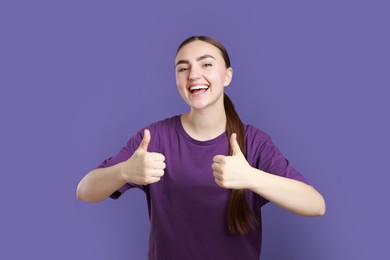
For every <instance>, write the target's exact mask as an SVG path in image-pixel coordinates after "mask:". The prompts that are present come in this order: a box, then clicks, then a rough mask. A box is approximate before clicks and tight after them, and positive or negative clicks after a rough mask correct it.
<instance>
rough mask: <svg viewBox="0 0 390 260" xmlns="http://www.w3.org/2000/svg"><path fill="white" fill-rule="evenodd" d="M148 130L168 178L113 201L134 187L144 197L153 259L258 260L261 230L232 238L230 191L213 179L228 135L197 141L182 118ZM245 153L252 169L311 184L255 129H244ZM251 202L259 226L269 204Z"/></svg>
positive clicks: (131, 145)
mask: <svg viewBox="0 0 390 260" xmlns="http://www.w3.org/2000/svg"><path fill="white" fill-rule="evenodd" d="M146 128H148V129H149V130H150V132H151V142H150V144H149V147H148V151H149V152H159V153H162V154H164V156H165V158H166V165H167V168H166V169H165V175H164V176H163V178H161V180H160V181H159V182H157V183H154V184H151V185H147V186H141V185H135V184H131V183H128V184H126V185H125V186H123V187H122V188H121V189H120V190H119V191H117V192H116V193H114V194H113V195H112V196H111V197H112V198H118V197H119V196H120V194H122V193H123V192H125V191H126V190H127V189H129V188H133V187H138V188H140V189H142V190H143V191H144V192H145V193H146V196H147V201H148V209H149V217H150V223H151V227H150V238H149V259H159V260H161V259H171V260H175V259H180V260H182V259H226V260H228V259H247V260H250V259H256V260H257V259H259V256H260V252H261V233H262V232H261V231H262V230H261V224H260V226H259V227H258V228H257V229H256V230H253V231H250V232H249V233H247V234H246V235H244V236H240V235H232V234H230V233H229V232H228V230H227V224H226V214H225V213H226V205H227V202H228V198H229V195H230V191H229V190H226V189H223V188H220V187H219V186H218V185H217V184H216V183H215V182H214V178H213V175H212V169H211V163H212V158H213V157H214V156H215V155H217V154H223V155H227V150H228V139H227V137H226V134H222V135H220V136H218V137H217V138H215V139H213V140H209V141H197V140H194V139H192V138H191V137H190V136H189V135H188V134H187V133H186V132H185V131H184V129H183V127H182V125H181V122H180V116H174V117H172V118H169V119H165V120H163V121H159V122H156V123H153V124H151V125H150V126H148V127H146ZM142 137H143V130H140V131H139V132H138V133H137V134H136V135H135V136H134V137H132V138H131V139H130V140H129V141H128V143H127V145H126V146H125V147H124V148H123V149H122V150H121V151H120V152H119V153H118V154H117V155H116V156H114V157H111V158H109V159H107V160H105V161H104V162H103V163H102V164H101V165H100V166H99V167H108V166H112V165H115V164H117V163H119V162H122V161H124V160H127V159H128V158H129V157H130V156H131V155H132V154H133V152H134V151H135V150H136V149H137V148H138V146H139V144H140V142H141V140H142ZM245 147H246V151H245V154H246V157H247V160H248V162H249V163H250V164H251V165H252V166H253V167H256V168H259V169H261V170H264V171H266V172H270V173H273V174H277V175H280V176H285V177H288V178H292V179H296V180H299V181H303V182H305V183H307V182H306V180H305V179H304V178H303V176H302V175H301V174H300V173H299V172H297V171H296V170H295V169H294V168H292V167H291V165H289V163H288V161H287V160H286V159H285V158H284V157H283V156H282V154H281V153H280V152H279V150H278V149H277V148H276V147H275V146H274V145H273V143H272V141H271V139H270V137H269V136H268V135H267V134H266V133H264V132H262V131H261V130H259V129H257V128H255V127H253V126H251V125H245ZM247 198H248V202H249V205H250V207H251V208H252V210H253V211H254V212H255V213H256V215H257V216H258V218H259V219H260V220H261V207H262V206H263V205H264V204H266V203H267V202H268V201H267V200H265V199H264V198H262V197H260V196H259V195H257V194H255V193H253V192H251V191H247ZM260 223H261V222H260Z"/></svg>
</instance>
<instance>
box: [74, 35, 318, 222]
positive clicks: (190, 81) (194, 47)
mask: <svg viewBox="0 0 390 260" xmlns="http://www.w3.org/2000/svg"><path fill="white" fill-rule="evenodd" d="M175 74H176V84H177V87H178V91H179V93H180V95H181V97H182V98H183V100H184V101H185V102H186V103H187V104H188V105H189V107H190V111H189V112H187V113H185V114H183V115H182V117H181V122H182V124H183V128H184V129H185V131H186V132H187V133H188V134H189V135H190V136H191V137H192V138H194V139H197V140H200V141H204V140H210V139H213V138H215V137H217V136H219V135H220V134H222V133H224V132H225V126H226V115H225V109H224V105H223V94H224V89H225V87H227V86H228V85H229V84H230V82H231V80H232V76H233V70H232V68H226V64H225V62H224V60H223V57H222V55H221V53H220V51H219V49H218V48H216V47H215V46H213V45H211V44H209V43H206V42H203V41H194V42H191V43H189V44H187V45H185V46H184V47H183V48H182V49H181V50H180V51H179V52H178V54H177V55H176V58H175ZM200 85H201V86H206V87H207V88H208V89H207V90H202V91H201V92H197V93H191V92H190V90H189V88H190V87H192V86H200ZM151 138H152V137H151V136H150V132H149V130H145V132H144V138H143V140H142V142H141V144H140V146H139V147H138V149H137V150H136V151H135V153H134V154H133V155H132V156H131V157H130V158H129V159H128V160H127V161H125V162H122V163H119V164H117V165H114V166H112V167H107V168H104V169H94V170H92V171H91V172H89V173H88V174H87V175H86V176H85V177H84V178H83V179H82V180H81V181H80V183H79V185H78V188H77V197H78V198H79V199H80V200H85V201H89V202H97V201H101V200H103V199H105V198H107V197H108V196H110V195H111V194H112V193H113V192H114V191H116V190H117V189H119V188H120V187H121V186H123V185H124V184H125V183H127V182H132V183H135V184H141V185H146V184H153V183H155V182H158V181H159V180H160V179H161V178H163V176H164V169H165V167H166V165H165V162H164V161H165V157H164V155H162V154H160V153H150V152H148V151H147V148H148V144H149V142H150V139H151ZM236 138H237V137H236V134H233V135H232V136H231V138H230V140H229V142H230V144H231V147H232V149H233V154H232V156H225V155H216V156H215V157H214V158H213V163H212V165H210V167H211V168H212V170H213V176H214V178H215V182H216V184H217V185H218V186H220V187H221V188H224V189H249V190H251V191H253V192H255V193H257V194H259V195H260V196H262V197H264V198H266V199H268V200H269V201H271V202H273V203H275V204H277V205H279V206H280V207H282V208H285V209H286V210H289V211H291V212H293V213H296V214H299V215H304V216H319V215H323V214H324V213H325V201H324V199H323V197H322V195H321V194H320V193H319V192H318V191H317V190H316V189H314V188H313V187H312V186H310V185H307V184H305V183H302V182H299V181H296V180H292V179H288V178H284V177H280V176H277V175H274V174H270V173H267V172H264V171H261V170H259V169H256V168H253V167H251V166H250V165H249V163H248V162H247V161H246V159H245V157H244V155H243V153H242V152H241V150H240V148H239V145H238V143H237V140H236Z"/></svg>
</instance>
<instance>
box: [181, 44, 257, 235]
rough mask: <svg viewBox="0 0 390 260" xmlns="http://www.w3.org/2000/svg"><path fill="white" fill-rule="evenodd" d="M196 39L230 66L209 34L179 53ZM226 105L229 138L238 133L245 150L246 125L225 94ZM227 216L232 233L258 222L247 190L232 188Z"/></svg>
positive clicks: (227, 56)
mask: <svg viewBox="0 0 390 260" xmlns="http://www.w3.org/2000/svg"><path fill="white" fill-rule="evenodd" d="M194 41H204V42H207V43H209V44H211V45H213V46H215V47H217V48H218V49H219V50H220V52H221V55H222V57H223V59H224V61H225V65H226V68H230V67H231V66H230V58H229V54H228V52H227V51H226V49H225V47H224V46H223V45H222V44H221V43H220V42H219V41H217V40H215V39H213V38H211V37H208V36H192V37H189V38H187V39H186V40H184V41H183V42H182V43H181V44H180V45H179V48H178V49H177V52H176V55H177V53H178V52H179V51H180V49H181V48H183V47H184V46H185V45H187V44H188V43H190V42H194ZM224 107H225V113H226V135H227V138H228V140H229V138H230V136H231V135H232V134H233V133H236V134H237V142H238V144H239V146H240V149H241V151H243V152H245V150H244V125H243V123H242V122H241V119H240V117H239V116H238V114H237V112H236V109H235V108H234V105H233V102H232V101H231V100H230V98H229V97H228V96H227V95H226V94H224ZM228 153H229V155H232V153H233V152H232V149H231V147H230V142H229V150H228ZM226 216H227V226H228V229H229V231H230V233H239V234H241V235H243V234H245V233H246V232H248V231H249V229H251V228H254V227H255V226H256V225H257V224H258V223H259V221H258V219H257V218H256V215H255V214H254V213H253V212H252V211H251V209H250V208H249V206H248V202H247V199H246V192H245V190H243V189H241V190H232V191H231V195H230V200H229V203H228V206H227V211H226Z"/></svg>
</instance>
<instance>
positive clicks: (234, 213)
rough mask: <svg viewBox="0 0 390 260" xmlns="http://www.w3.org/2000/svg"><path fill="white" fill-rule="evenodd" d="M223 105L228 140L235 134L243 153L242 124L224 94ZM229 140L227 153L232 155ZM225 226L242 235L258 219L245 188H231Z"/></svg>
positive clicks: (233, 232) (231, 103) (252, 226)
mask: <svg viewBox="0 0 390 260" xmlns="http://www.w3.org/2000/svg"><path fill="white" fill-rule="evenodd" d="M224 106H225V113H226V134H227V137H228V140H229V138H230V136H231V135H232V134H233V133H236V134H237V142H238V145H239V146H240V149H241V151H242V152H243V153H245V152H244V151H245V150H244V125H243V123H242V122H241V119H240V117H239V116H238V114H237V112H236V109H235V108H234V105H233V102H232V101H231V100H230V98H229V97H228V96H227V95H226V94H224ZM232 153H233V152H232V149H231V147H230V142H229V155H232ZM226 216H227V226H228V229H229V231H230V233H232V234H235V233H239V234H240V235H244V234H245V233H246V232H248V231H249V230H250V229H252V228H254V227H255V226H256V225H257V224H258V223H259V221H258V220H257V218H256V216H255V214H254V213H253V211H252V210H251V209H250V208H249V206H248V201H247V199H246V193H245V190H243V189H241V190H232V191H231V194H230V199H229V203H228V206H227V211H226Z"/></svg>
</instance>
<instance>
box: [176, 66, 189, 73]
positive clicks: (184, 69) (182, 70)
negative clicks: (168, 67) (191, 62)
mask: <svg viewBox="0 0 390 260" xmlns="http://www.w3.org/2000/svg"><path fill="white" fill-rule="evenodd" d="M187 70H188V68H186V67H181V68H178V69H177V71H178V72H185V71H187Z"/></svg>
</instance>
